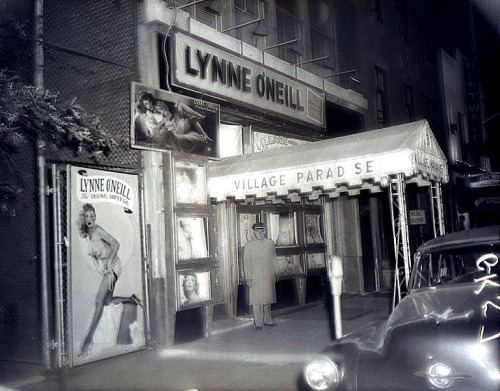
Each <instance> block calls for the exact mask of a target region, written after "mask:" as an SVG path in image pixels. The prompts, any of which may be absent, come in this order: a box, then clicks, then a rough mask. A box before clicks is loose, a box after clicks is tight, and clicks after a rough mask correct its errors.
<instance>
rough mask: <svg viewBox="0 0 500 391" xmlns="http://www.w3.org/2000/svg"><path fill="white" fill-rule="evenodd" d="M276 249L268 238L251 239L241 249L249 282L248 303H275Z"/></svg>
mask: <svg viewBox="0 0 500 391" xmlns="http://www.w3.org/2000/svg"><path fill="white" fill-rule="evenodd" d="M275 263H276V249H275V246H274V242H273V241H272V240H269V239H266V238H264V239H261V240H258V239H253V240H251V241H249V242H247V243H246V245H245V248H244V250H243V269H244V271H245V278H246V280H247V281H249V280H251V283H250V297H249V304H250V305H262V304H272V303H276V290H275V288H274V284H275V282H276V274H275V273H276V272H275Z"/></svg>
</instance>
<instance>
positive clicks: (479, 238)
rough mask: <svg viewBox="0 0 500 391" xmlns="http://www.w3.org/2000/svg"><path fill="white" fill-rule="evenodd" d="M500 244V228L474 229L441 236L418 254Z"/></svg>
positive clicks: (424, 245) (493, 226) (425, 245)
mask: <svg viewBox="0 0 500 391" xmlns="http://www.w3.org/2000/svg"><path fill="white" fill-rule="evenodd" d="M499 242H500V226H498V225H491V226H488V227H482V228H474V229H469V230H465V231H458V232H453V233H449V234H446V235H443V236H439V237H437V238H436V239H432V240H429V241H428V242H426V243H424V244H423V245H421V246H420V247H419V248H418V249H417V252H429V251H433V250H436V249H447V248H454V247H467V246H472V245H477V244H492V243H499Z"/></svg>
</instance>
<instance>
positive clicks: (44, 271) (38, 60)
mask: <svg viewBox="0 0 500 391" xmlns="http://www.w3.org/2000/svg"><path fill="white" fill-rule="evenodd" d="M35 16H36V20H35V23H36V31H35V86H36V87H37V88H38V89H39V90H40V91H43V89H44V82H43V66H44V58H43V56H44V53H43V0H36V2H35ZM44 154H45V142H44V141H43V140H41V139H40V138H39V139H38V141H37V167H38V203H39V207H40V222H39V223H40V225H39V227H40V263H41V265H40V269H41V284H42V287H41V289H42V302H41V305H42V344H43V347H42V349H43V362H44V364H45V367H46V368H47V369H50V368H51V359H50V331H49V324H50V319H49V304H50V303H49V266H48V264H47V263H48V261H47V242H46V241H47V229H46V219H47V217H46V203H45V190H46V189H45V187H46V176H45V156H44Z"/></svg>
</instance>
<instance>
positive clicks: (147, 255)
mask: <svg viewBox="0 0 500 391" xmlns="http://www.w3.org/2000/svg"><path fill="white" fill-rule="evenodd" d="M138 179H139V195H140V205H139V210H140V211H141V212H140V218H141V225H142V228H143V229H144V232H145V235H143V237H142V254H143V283H144V317H145V323H146V324H145V327H146V332H145V337H146V344H149V343H150V342H151V324H150V321H149V275H150V271H151V268H150V265H151V252H152V251H151V225H149V224H146V217H145V212H144V205H145V203H146V201H145V198H144V177H143V176H142V175H141V176H139V178H138Z"/></svg>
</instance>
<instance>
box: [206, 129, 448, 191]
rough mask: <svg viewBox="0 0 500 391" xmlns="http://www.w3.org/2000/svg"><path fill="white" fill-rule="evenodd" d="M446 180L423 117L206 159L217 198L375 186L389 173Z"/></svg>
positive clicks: (418, 179) (382, 184)
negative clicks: (250, 152)
mask: <svg viewBox="0 0 500 391" xmlns="http://www.w3.org/2000/svg"><path fill="white" fill-rule="evenodd" d="M397 174H403V175H404V177H405V180H406V181H407V182H412V181H415V182H419V183H424V184H427V183H428V182H430V181H438V182H442V183H446V182H448V168H447V162H446V157H445V155H444V153H443V151H442V150H441V148H440V147H439V145H438V143H437V140H436V138H435V136H434V134H433V133H432V131H431V129H430V127H429V124H428V122H427V121H426V120H422V121H418V122H412V123H407V124H403V125H398V126H392V127H389V128H384V129H378V130H373V131H367V132H362V133H358V134H354V135H350V136H345V137H338V138H332V139H328V140H323V141H317V142H313V143H309V144H304V145H297V146H293V147H288V148H283V149H278V150H271V151H266V152H260V153H254V154H248V155H243V156H235V157H230V158H224V159H220V160H218V161H211V162H210V163H209V169H208V176H209V194H210V197H212V198H215V199H217V200H224V199H226V198H227V197H231V198H235V199H245V198H248V197H251V198H266V197H269V196H273V197H286V196H289V195H290V194H310V193H313V192H318V191H319V192H321V193H328V194H329V195H330V196H338V195H339V194H340V193H342V192H349V193H351V194H356V192H359V191H360V190H361V189H370V190H372V191H380V189H381V188H382V187H385V186H387V184H388V183H389V181H390V180H391V178H392V177H394V176H396V175H397Z"/></svg>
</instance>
